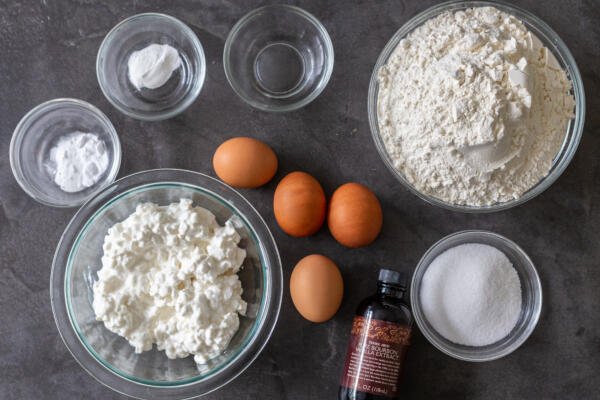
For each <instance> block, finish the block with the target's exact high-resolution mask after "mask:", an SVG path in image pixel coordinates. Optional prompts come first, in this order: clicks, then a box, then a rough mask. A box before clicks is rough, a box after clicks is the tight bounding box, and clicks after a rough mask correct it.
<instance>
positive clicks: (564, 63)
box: [368, 1, 585, 213]
mask: <svg viewBox="0 0 600 400" xmlns="http://www.w3.org/2000/svg"><path fill="white" fill-rule="evenodd" d="M486 7H493V8H494V10H495V11H494V12H482V11H481V10H483V9H484V8H486ZM472 9H475V10H476V11H475V12H473V11H472ZM507 16H508V17H509V18H510V19H507V18H506V17H507ZM513 36H514V37H513ZM499 60H503V62H499ZM509 92H510V93H509ZM499 93H504V95H506V94H507V93H508V95H506V96H505V97H502V96H504V95H498V94H499ZM549 97H550V98H552V99H553V100H552V101H550V102H548V101H545V100H544V99H547V98H549ZM368 111H369V124H370V128H371V133H372V136H373V139H374V141H375V144H376V147H377V150H378V152H379V154H380V156H381V158H382V160H383V161H384V163H385V165H386V166H387V167H388V169H389V170H390V171H391V172H392V174H393V175H394V176H395V177H396V178H397V179H398V181H400V183H401V184H402V185H404V186H405V187H406V188H408V189H409V190H410V191H411V192H412V193H413V194H415V195H417V196H418V197H420V198H421V199H423V200H425V201H427V202H429V203H431V204H434V205H436V206H439V207H443V208H446V209H450V210H454V211H461V212H469V213H477V212H493V211H499V210H505V209H508V208H512V207H514V206H517V205H519V204H523V203H525V202H527V201H528V200H530V199H532V198H534V197H535V196H537V195H539V194H540V193H542V192H543V191H544V190H545V189H547V188H548V187H549V186H550V185H551V184H552V183H553V182H554V181H556V179H558V177H559V176H560V175H561V174H562V172H563V171H564V170H565V169H566V167H567V166H568V164H569V163H570V161H571V159H572V158H573V155H574V153H575V151H576V149H577V146H578V144H579V141H580V138H581V135H582V132H583V124H584V119H585V96H584V89H583V83H582V80H581V76H580V73H579V70H578V68H577V64H576V62H575V60H574V58H573V56H572V55H571V53H570V51H569V50H568V48H567V46H566V45H565V43H564V42H563V41H562V40H561V39H560V37H559V36H558V35H557V34H556V33H555V32H554V31H553V30H552V29H551V28H550V27H549V26H548V25H547V24H546V23H544V22H543V21H542V20H540V19H539V18H538V17H536V16H535V15H533V14H531V13H529V12H527V11H525V10H522V9H520V8H518V7H515V6H513V5H509V4H506V3H504V2H501V1H451V2H447V3H442V4H439V5H436V6H434V7H431V8H429V9H427V10H425V11H424V12H422V13H420V14H418V15H417V16H415V17H413V18H412V19H411V20H409V21H408V22H407V23H406V24H405V25H403V26H402V27H401V28H400V29H399V30H398V31H397V32H396V34H395V35H394V36H393V37H392V38H391V39H390V41H389V42H388V43H387V45H386V46H385V48H384V49H383V51H382V52H381V54H380V56H379V58H378V60H377V63H376V65H375V68H374V71H373V74H372V76H371V82H370V86H369V95H368Z"/></svg>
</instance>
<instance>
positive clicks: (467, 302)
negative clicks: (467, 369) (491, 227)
mask: <svg viewBox="0 0 600 400" xmlns="http://www.w3.org/2000/svg"><path fill="white" fill-rule="evenodd" d="M421 285H422V286H421V295H420V300H421V304H422V309H423V313H424V315H425V318H426V319H427V321H429V323H430V324H431V326H432V327H433V328H434V329H435V330H436V331H437V332H438V333H439V334H441V335H442V336H443V337H445V338H446V339H448V340H450V341H452V342H454V343H458V344H462V345H466V346H486V345H489V344H492V343H495V342H497V341H499V340H501V339H503V338H504V337H506V336H507V335H508V334H509V333H510V331H511V330H512V329H513V328H514V327H515V325H516V324H517V321H518V320H519V316H520V314H521V301H522V300H521V282H520V280H519V276H518V274H517V271H516V270H515V269H514V267H513V266H512V263H511V262H510V260H509V259H508V258H507V257H506V255H505V254H504V253H503V252H501V251H500V250H498V249H496V248H495V247H492V246H488V245H484V244H476V243H469V244H463V245H460V246H456V247H453V248H451V249H449V250H446V251H445V252H443V253H442V254H440V255H439V256H437V257H436V258H435V260H433V262H432V263H431V264H430V265H429V267H428V268H427V271H425V274H424V275H423V280H422V283H421Z"/></svg>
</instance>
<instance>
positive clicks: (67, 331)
mask: <svg viewBox="0 0 600 400" xmlns="http://www.w3.org/2000/svg"><path fill="white" fill-rule="evenodd" d="M155 173H159V174H160V173H164V174H167V175H170V176H171V177H172V179H168V177H161V178H160V179H158V180H154V179H153V176H154V175H155ZM194 177H195V178H199V179H200V180H202V181H204V182H203V183H202V184H207V183H208V184H209V185H210V184H216V186H215V187H216V189H215V190H218V189H222V190H224V191H225V192H228V193H229V194H232V195H234V197H235V198H236V199H235V200H234V201H228V200H226V199H224V198H223V197H222V196H221V195H220V194H218V193H216V192H215V191H213V189H212V188H207V187H205V186H200V183H198V182H195V183H190V182H189V181H190V180H191V178H194ZM131 179H134V180H135V179H142V180H143V181H142V182H134V183H133V184H132V185H131V184H129V185H128V184H127V183H128V182H127V181H128V180H131ZM183 180H186V181H185V182H183ZM122 183H124V184H125V187H124V188H122V189H119V188H117V186H119V184H122ZM157 185H159V186H161V185H162V186H164V185H174V186H178V187H185V188H189V189H192V190H194V191H195V192H198V193H201V194H202V195H203V196H208V197H210V198H211V199H213V200H216V201H218V202H219V203H221V204H223V205H224V206H225V207H226V208H228V209H229V210H231V211H232V213H233V214H234V215H237V216H238V217H240V218H241V219H242V220H243V222H244V224H245V225H246V227H248V228H251V229H250V231H251V234H252V235H254V236H256V239H254V238H253V240H256V244H257V247H258V251H259V253H260V258H261V268H262V270H263V282H265V283H266V285H265V293H264V294H263V296H262V298H261V306H260V311H259V313H258V314H257V317H256V321H255V322H254V324H253V327H252V331H251V332H252V333H251V335H250V336H249V338H248V339H247V340H246V341H245V343H244V346H243V347H242V348H241V349H240V351H239V352H238V353H237V354H236V355H235V356H234V357H232V358H231V359H230V360H228V361H227V362H225V363H224V364H223V365H221V366H220V367H219V369H217V370H215V371H211V372H210V373H208V374H201V375H199V376H196V377H194V378H188V379H184V380H180V381H175V383H172V382H167V383H162V384H156V382H154V381H152V382H154V383H150V381H145V380H140V379H130V378H129V377H128V376H127V375H123V374H120V373H119V372H120V371H119V370H116V369H115V368H114V367H113V368H109V367H107V366H106V364H105V363H104V362H102V361H104V360H103V359H102V358H101V357H100V358H99V357H97V355H95V354H93V353H92V352H90V351H89V348H88V347H87V346H86V345H85V344H84V343H82V341H81V338H80V336H79V332H78V330H77V329H76V328H75V327H74V325H73V321H72V318H71V315H70V314H69V313H70V311H69V310H68V304H69V303H68V302H67V300H66V296H67V293H68V292H66V291H65V289H66V288H67V278H68V274H67V268H68V264H65V262H62V261H64V260H65V259H66V258H68V263H70V261H71V260H70V258H71V254H72V250H73V247H74V243H73V241H74V240H77V239H79V238H80V237H81V234H82V233H84V230H85V229H86V227H87V225H88V224H89V223H91V222H92V218H95V217H96V216H97V215H98V214H99V213H100V212H101V211H105V207H107V206H110V204H112V203H113V202H114V201H116V200H118V199H121V198H123V197H126V196H128V195H131V194H132V193H134V192H137V191H138V190H140V189H141V190H147V189H151V188H153V187H155V186H157ZM115 190H118V193H117V194H116V195H115V194H114V193H113V192H114V191H115ZM234 202H236V203H237V205H236V204H234ZM239 205H241V206H243V207H244V208H246V213H243V212H242V211H240V209H239V208H238V206H239ZM248 212H251V213H252V217H251V218H253V219H255V222H253V223H251V222H250V221H248V219H247V217H246V216H247V213H248ZM82 217H83V218H85V220H82V219H81V218H82ZM82 222H83V223H82ZM74 224H76V225H77V226H74ZM257 224H259V225H258V227H257ZM256 229H258V230H260V233H257V231H256ZM260 236H263V238H262V239H259V237H260ZM65 241H66V242H68V243H67V247H68V248H65V246H64V245H63V244H64V242H65ZM50 288H51V290H50V300H51V305H52V312H53V315H54V320H55V323H56V325H57V328H58V331H59V333H60V336H61V339H62V340H63V342H64V343H65V345H66V347H67V349H68V350H69V352H70V353H71V354H72V355H73V357H74V358H75V360H76V361H77V362H78V363H79V364H80V365H81V366H82V367H83V369H84V370H86V371H87V372H88V373H89V374H90V375H91V376H92V377H94V378H95V379H96V380H98V381H99V382H100V383H102V384H103V385H105V386H107V387H109V388H111V389H112V390H115V391H117V392H119V393H122V394H126V395H128V396H132V397H135V398H146V397H144V395H143V394H140V392H139V390H140V388H143V390H145V392H144V393H146V394H148V391H150V395H151V396H152V397H150V398H154V396H156V395H160V396H161V397H160V398H164V399H182V398H189V397H195V396H200V395H204V394H207V393H210V392H212V391H214V390H216V389H218V388H220V387H222V386H224V385H225V384H227V383H229V382H230V381H231V380H233V379H235V378H236V377H237V376H238V375H239V374H241V373H242V372H243V371H244V370H246V368H248V367H249V366H250V365H251V364H252V362H253V361H254V360H255V359H256V357H258V355H259V354H260V353H261V352H262V350H263V349H264V347H265V346H266V344H267V343H268V341H269V339H270V337H271V335H272V333H273V331H274V329H275V326H276V323H277V319H278V316H279V312H280V309H281V302H282V294H283V273H282V268H281V258H280V256H279V252H278V250H277V246H276V244H275V241H274V238H273V236H272V234H271V232H270V230H269V229H268V226H267V225H266V223H265V221H264V220H263V218H262V216H261V215H260V214H259V213H258V211H257V210H256V209H255V208H254V207H253V206H252V204H251V203H249V202H248V201H247V200H246V199H245V198H244V197H243V196H242V195H241V194H240V193H239V192H237V191H235V190H234V189H232V188H231V187H229V186H227V185H226V184H224V183H222V182H220V181H218V180H216V179H214V178H212V177H210V176H208V175H205V174H202V173H199V172H193V171H187V170H181V169H171V168H161V169H154V170H147V171H141V172H138V173H134V174H131V175H128V176H126V177H124V178H121V179H119V180H117V181H115V182H114V183H113V184H112V185H110V186H109V187H107V188H105V190H104V191H102V192H101V193H99V194H97V195H96V196H94V198H92V199H90V200H89V201H88V202H86V203H85V204H84V205H83V206H82V207H81V209H80V210H78V211H77V213H76V214H75V216H74V217H73V218H72V219H71V221H70V222H69V224H68V225H67V227H66V228H65V231H64V233H63V235H62V237H61V239H60V242H59V244H58V246H57V249H56V252H55V256H54V260H53V263H52V271H51V276H50ZM55 292H56V293H55ZM73 339H75V340H73ZM90 360H91V361H92V365H88V363H89V362H90ZM109 364H110V363H109ZM236 368H237V370H235V369H236ZM209 379H213V380H215V382H211V381H208V382H207V380H209ZM207 383H208V387H204V386H205V385H206V384H207ZM135 389H138V390H137V391H135V393H133V392H131V391H130V390H135ZM169 390H174V391H175V392H171V393H170V392H169Z"/></svg>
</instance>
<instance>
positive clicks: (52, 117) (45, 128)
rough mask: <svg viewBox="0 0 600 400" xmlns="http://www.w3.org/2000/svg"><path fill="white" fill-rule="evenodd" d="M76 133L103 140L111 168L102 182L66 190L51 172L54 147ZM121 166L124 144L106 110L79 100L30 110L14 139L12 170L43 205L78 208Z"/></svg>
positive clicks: (64, 100)
mask: <svg viewBox="0 0 600 400" xmlns="http://www.w3.org/2000/svg"><path fill="white" fill-rule="evenodd" d="M75 132H83V133H93V134H95V135H96V136H97V137H98V138H99V139H100V140H102V141H103V142H104V144H105V147H106V153H107V155H108V167H107V168H106V171H105V172H104V173H103V174H102V175H101V176H100V177H99V179H98V181H97V182H96V183H95V184H94V185H92V186H90V187H88V188H86V189H84V190H81V191H79V192H65V191H63V190H62V189H61V188H60V186H58V185H57V184H56V183H55V182H54V176H52V175H51V172H50V168H49V165H50V150H51V149H52V148H53V147H54V146H55V145H56V143H57V142H58V140H59V139H60V138H61V137H63V136H65V135H70V134H72V133H75ZM120 165H121V143H120V142H119V137H118V136H117V132H116V131H115V128H114V127H113V125H112V124H111V122H110V120H109V119H108V118H107V117H106V115H104V113H103V112H102V111H100V110H99V109H98V108H96V107H94V106H93V105H91V104H90V103H87V102H85V101H82V100H77V99H54V100H50V101H47V102H45V103H42V104H40V105H38V106H36V107H35V108H33V109H32V110H31V111H29V112H28V113H27V114H26V115H25V116H24V117H23V118H22V119H21V121H19V124H18V125H17V127H16V128H15V131H14V133H13V136H12V139H11V141H10V166H11V168H12V172H13V174H14V176H15V178H16V180H17V182H18V183H19V185H20V186H21V187H22V188H23V190H24V191H25V192H27V194H28V195H30V196H31V197H33V198H34V199H35V200H37V201H39V202H40V203H42V204H45V205H48V206H54V207H75V206H78V205H80V204H82V203H83V202H84V201H85V200H87V199H88V198H90V197H91V196H93V195H94V194H95V193H96V192H98V190H100V189H101V188H102V187H104V186H106V185H108V184H109V183H111V182H113V181H114V180H115V177H116V176H117V173H118V172H119V167H120Z"/></svg>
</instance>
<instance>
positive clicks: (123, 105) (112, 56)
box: [96, 13, 206, 121]
mask: <svg viewBox="0 0 600 400" xmlns="http://www.w3.org/2000/svg"><path fill="white" fill-rule="evenodd" d="M153 43H156V44H168V45H170V46H172V47H174V48H175V49H177V51H178V52H179V56H180V58H181V66H180V67H179V68H178V69H177V70H175V71H174V72H173V74H172V75H171V78H170V79H169V80H168V81H167V82H166V83H165V84H164V85H163V86H161V87H159V88H156V89H147V88H142V89H140V90H138V89H136V88H135V87H134V86H133V85H132V84H131V82H130V81H129V76H128V67H127V62H128V61H129V56H130V55H131V54H132V53H133V52H134V51H138V50H141V49H143V48H145V47H146V46H148V45H150V44H153ZM205 74H206V60H205V57H204V50H203V48H202V44H200V40H198V37H197V36H196V34H195V33H194V32H193V31H192V30H191V29H190V27H188V26H187V25H186V24H184V23H183V22H181V21H180V20H178V19H176V18H174V17H171V16H169V15H165V14H157V13H146V14H137V15H134V16H132V17H129V18H127V19H125V20H123V21H121V22H120V23H118V24H117V25H116V26H115V27H114V28H113V29H111V31H110V32H108V34H107V35H106V37H105V38H104V41H102V44H101V45H100V49H99V50H98V57H97V59H96V75H97V76H98V82H99V84H100V88H101V89H102V92H103V93H104V95H105V96H106V98H107V99H108V101H110V102H111V104H112V105H114V106H115V107H116V108H117V109H118V110H119V111H121V112H122V113H124V114H126V115H128V116H130V117H132V118H136V119H141V120H144V121H159V120H163V119H167V118H171V117H174V116H175V115H177V114H179V113H181V112H182V111H184V110H185V109H186V108H188V107H189V106H190V104H192V103H193V102H194V100H196V97H198V94H199V93H200V90H201V89H202V85H203V83H204V77H205Z"/></svg>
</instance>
